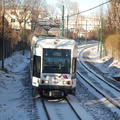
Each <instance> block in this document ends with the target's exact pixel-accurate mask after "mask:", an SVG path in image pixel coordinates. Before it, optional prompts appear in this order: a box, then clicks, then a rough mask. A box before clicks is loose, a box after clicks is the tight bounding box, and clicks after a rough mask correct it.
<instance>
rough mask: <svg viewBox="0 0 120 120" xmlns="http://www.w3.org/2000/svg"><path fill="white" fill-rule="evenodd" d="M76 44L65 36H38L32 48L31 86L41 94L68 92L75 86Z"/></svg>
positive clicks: (51, 94)
mask: <svg viewBox="0 0 120 120" xmlns="http://www.w3.org/2000/svg"><path fill="white" fill-rule="evenodd" d="M76 61H77V44H76V42H75V41H74V40H70V39H66V38H59V39H58V38H41V39H40V38H39V39H38V40H37V41H36V42H35V44H34V47H33V49H32V56H31V79H32V86H33V87H34V88H37V89H38V91H39V92H40V93H41V94H48V95H49V96H54V94H55V91H59V93H61V94H63V93H66V94H67V93H69V92H70V91H72V90H73V89H75V87H76Z"/></svg>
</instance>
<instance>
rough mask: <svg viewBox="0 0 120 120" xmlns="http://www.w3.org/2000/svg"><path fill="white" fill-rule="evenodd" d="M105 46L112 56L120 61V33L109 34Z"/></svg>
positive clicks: (108, 53)
mask: <svg viewBox="0 0 120 120" xmlns="http://www.w3.org/2000/svg"><path fill="white" fill-rule="evenodd" d="M104 48H105V50H106V53H107V55H108V56H109V57H110V58H113V59H115V60H119V61H120V34H115V35H110V36H108V37H107V38H106V39H105V42H104Z"/></svg>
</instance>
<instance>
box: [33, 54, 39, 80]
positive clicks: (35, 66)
mask: <svg viewBox="0 0 120 120" xmlns="http://www.w3.org/2000/svg"><path fill="white" fill-rule="evenodd" d="M40 71H41V57H40V56H36V55H34V57H33V76H35V77H38V78H40Z"/></svg>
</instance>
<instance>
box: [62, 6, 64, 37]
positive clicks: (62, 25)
mask: <svg viewBox="0 0 120 120" xmlns="http://www.w3.org/2000/svg"><path fill="white" fill-rule="evenodd" d="M62 37H64V5H63V9H62Z"/></svg>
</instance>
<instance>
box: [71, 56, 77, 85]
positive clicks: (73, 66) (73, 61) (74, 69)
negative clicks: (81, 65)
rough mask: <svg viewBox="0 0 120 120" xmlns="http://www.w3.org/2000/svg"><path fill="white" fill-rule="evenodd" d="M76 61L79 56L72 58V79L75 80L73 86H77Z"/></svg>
mask: <svg viewBox="0 0 120 120" xmlns="http://www.w3.org/2000/svg"><path fill="white" fill-rule="evenodd" d="M76 63H77V58H73V59H72V80H73V87H75V86H76Z"/></svg>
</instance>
